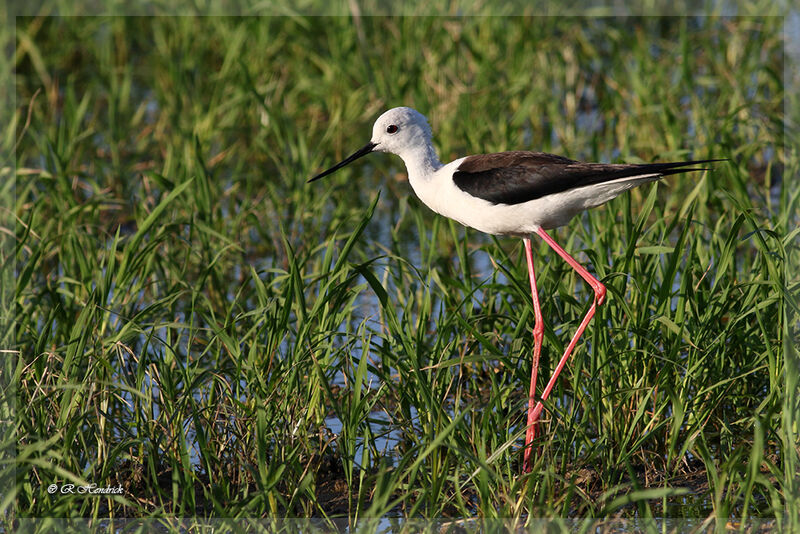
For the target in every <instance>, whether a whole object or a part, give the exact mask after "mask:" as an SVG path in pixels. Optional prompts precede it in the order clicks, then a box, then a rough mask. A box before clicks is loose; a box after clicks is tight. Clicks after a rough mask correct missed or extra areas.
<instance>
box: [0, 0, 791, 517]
mask: <svg viewBox="0 0 800 534" xmlns="http://www.w3.org/2000/svg"><path fill="white" fill-rule="evenodd" d="M57 5H58V4H57V3H53V4H52V6H57ZM364 9H365V12H369V11H368V10H367V8H366V7H364ZM43 13H44V12H43ZM709 14H710V15H711V16H708V17H699V18H630V19H616V18H578V19H574V18H573V19H571V18H563V17H551V18H535V17H533V18H501V17H467V18H441V17H407V18H389V17H356V18H351V17H330V18H318V17H302V16H295V17H267V18H256V17H251V18H225V17H214V18H202V19H196V18H160V17H156V18H151V19H147V20H141V19H140V20H133V19H130V18H121V17H120V18H108V17H98V18H57V17H51V16H41V17H29V18H19V19H17V27H16V36H15V37H16V46H17V48H16V50H17V53H16V56H15V57H14V58H13V68H14V70H15V73H16V77H15V79H14V83H15V90H16V94H17V108H16V115H15V122H14V123H13V124H11V125H10V126H8V128H7V129H8V131H7V132H5V135H4V136H3V140H4V142H5V143H6V144H7V145H8V143H11V145H8V146H13V145H14V144H17V143H18V145H17V149H16V160H15V161H16V191H15V193H16V201H15V203H14V204H13V217H14V218H15V220H16V225H15V227H16V230H15V237H16V239H15V241H14V242H13V243H12V244H11V246H10V248H8V249H7V250H6V251H7V252H8V254H6V255H4V256H3V268H4V276H5V277H6V278H5V279H6V280H7V279H8V276H9V272H11V271H12V270H14V269H16V274H15V276H16V289H15V291H14V292H13V294H7V300H6V301H5V302H4V304H7V306H8V307H7V308H6V309H7V310H13V311H11V312H10V313H12V314H13V316H14V317H15V320H16V323H15V326H16V334H15V338H13V339H9V338H8V336H6V338H5V340H4V343H6V346H7V347H9V349H10V350H13V351H17V354H18V357H17V358H15V359H12V358H9V359H7V360H6V361H5V363H4V368H3V373H5V374H4V376H6V377H12V381H13V383H14V384H15V386H16V389H15V391H14V393H15V395H16V407H17V409H16V412H15V413H14V414H13V418H14V419H13V420H14V425H15V433H14V435H13V436H7V437H6V444H7V445H8V444H9V443H10V444H12V447H13V446H14V445H15V446H16V456H15V457H14V458H13V459H12V460H11V461H10V462H7V463H6V465H7V467H10V468H13V469H14V470H15V471H14V477H15V478H13V479H12V480H10V484H9V488H10V489H9V490H7V492H6V493H5V495H4V496H3V500H2V503H3V510H4V517H5V519H6V521H13V520H15V519H19V518H39V517H60V518H73V519H75V518H94V519H99V518H107V517H115V518H120V517H135V518H165V517H173V516H176V517H194V516H197V517H202V518H258V517H284V516H285V517H302V518H305V517H321V518H327V519H329V520H331V521H333V520H337V521H339V523H337V524H339V525H342V524H345V525H347V524H350V525H352V524H355V523H356V522H357V521H359V520H364V519H367V518H381V517H391V518H394V519H392V521H394V520H396V519H412V518H430V519H435V518H465V517H466V518H479V519H481V520H492V519H494V518H505V519H509V518H510V521H511V522H512V523H513V522H514V521H516V522H517V524H525V523H526V522H527V523H528V524H529V525H534V524H535V523H534V522H533V518H570V519H575V518H584V517H620V518H627V519H634V518H635V519H636V520H638V521H645V520H647V519H648V518H662V517H669V518H676V519H688V518H699V521H698V522H696V523H694V524H695V525H701V524H705V525H706V527H708V528H711V529H713V528H717V529H724V527H725V524H726V523H727V522H728V521H731V522H733V523H734V524H739V522H742V523H741V524H742V525H746V524H747V522H748V521H751V520H762V521H772V523H771V525H772V526H773V527H775V528H779V529H784V530H794V531H800V523H799V522H798V521H799V520H798V517H800V497H799V496H798V495H799V494H800V487H798V477H797V473H798V469H799V468H798V452H800V441H799V440H798V424H799V423H798V421H800V419H798V407H799V406H800V404H798V403H799V402H800V401H799V400H798V396H797V393H796V391H797V385H798V366H797V359H796V358H797V355H796V353H795V352H793V348H792V347H791V344H790V343H788V341H789V340H790V339H791V336H789V332H792V331H794V330H795V329H796V327H797V323H796V322H795V317H796V312H797V307H796V302H795V300H796V294H797V290H798V276H797V270H796V267H797V265H798V259H800V258H798V252H797V248H796V247H794V246H793V245H795V243H796V240H797V234H798V231H797V225H798V221H800V217H799V216H798V192H797V189H796V188H795V189H794V190H793V189H792V188H791V187H789V186H790V185H791V184H790V182H791V178H790V177H794V176H797V174H798V171H800V159H799V158H798V153H797V148H796V147H797V146H798V144H797V139H796V137H795V136H794V132H791V133H790V135H792V138H791V139H786V138H784V135H785V134H784V121H785V117H784V99H785V98H793V97H792V96H791V95H789V97H787V95H785V94H784V79H783V76H784V71H783V62H784V52H783V42H782V40H781V35H780V31H781V24H782V20H781V18H778V17H743V18H722V17H719V16H717V15H715V14H713V13H709ZM396 105H411V106H414V107H416V108H418V109H419V110H420V111H422V112H423V113H425V114H427V115H428V117H429V118H430V120H431V122H432V126H433V129H434V141H435V143H436V145H437V147H438V149H439V152H440V155H441V157H442V159H443V160H445V161H447V160H450V159H453V158H455V157H458V156H461V155H464V154H468V153H476V152H489V151H497V150H507V149H532V150H546V151H551V152H556V153H559V154H563V155H565V156H569V157H574V158H579V159H587V160H599V161H627V162H635V161H659V160H670V159H681V158H698V159H699V158H727V159H728V160H729V161H727V162H722V163H717V164H715V165H714V166H713V167H714V168H713V170H712V171H710V172H707V173H702V174H699V173H696V174H689V175H683V176H675V177H670V178H669V179H667V180H665V181H664V182H663V183H660V184H658V185H657V186H646V187H643V188H641V189H638V190H635V191H633V192H632V193H630V194H628V195H625V196H623V197H621V198H619V199H616V200H615V201H613V202H611V203H610V204H607V205H605V206H603V207H601V208H598V209H595V210H592V211H591V212H588V213H586V214H585V215H584V216H582V217H579V218H576V219H575V220H574V221H573V222H572V223H571V224H570V225H569V226H568V227H565V228H562V229H559V230H557V231H555V232H554V235H555V236H556V237H557V239H559V240H560V242H562V244H563V245H564V246H565V248H566V249H567V250H569V251H570V252H572V253H574V254H575V255H577V256H578V257H579V258H581V259H583V260H585V261H586V262H588V264H589V265H590V266H591V269H592V270H593V272H595V273H596V274H597V276H598V277H599V278H600V279H601V280H602V281H603V282H604V283H605V284H606V286H607V287H608V291H609V294H608V297H607V299H606V303H605V304H604V305H603V306H602V307H601V308H600V309H599V311H598V314H597V315H596V317H595V319H594V321H593V322H592V323H591V325H590V326H589V329H588V330H587V333H586V335H585V336H584V341H582V343H581V344H580V345H579V346H578V348H577V349H576V352H575V355H574V357H573V358H572V359H571V361H570V362H569V364H568V366H567V367H566V369H565V371H564V373H563V374H562V377H561V378H560V379H559V382H558V385H557V386H556V389H555V390H554V393H553V395H552V396H551V398H550V400H549V401H548V403H547V405H546V410H545V417H544V424H543V425H542V428H543V430H544V436H543V438H542V439H541V440H540V441H539V443H538V447H539V449H538V454H537V456H536V463H535V465H534V468H533V472H532V473H531V474H530V475H525V476H523V475H521V474H520V471H521V469H520V468H521V450H520V447H521V445H522V439H523V433H524V415H525V407H526V398H525V397H526V392H527V385H528V380H529V374H530V354H531V344H532V336H531V329H532V327H533V318H532V309H531V304H530V294H529V291H528V289H527V287H528V285H527V278H526V271H525V263H524V257H523V253H522V252H523V250H522V246H521V243H520V241H519V240H515V239H509V238H492V237H489V236H484V235H481V234H479V233H477V232H474V231H472V230H469V229H465V228H463V227H461V226H460V225H458V224H456V223H453V222H450V221H447V220H445V219H442V218H441V217H439V216H437V215H435V214H433V213H431V212H430V211H428V210H427V208H425V207H424V206H423V205H421V203H420V202H419V201H418V200H417V199H416V198H415V197H414V196H413V195H412V193H411V192H410V189H409V187H408V185H407V183H406V182H405V179H404V178H403V175H404V172H405V169H404V168H403V167H402V164H401V162H400V160H399V159H398V158H396V157H390V156H372V157H371V158H366V159H365V160H362V161H363V163H362V162H359V163H358V164H356V165H353V166H351V168H348V169H347V170H344V171H340V172H339V173H337V174H336V175H334V176H332V177H330V178H327V179H326V180H324V181H322V182H318V183H315V184H313V185H307V184H306V183H305V181H306V180H307V179H308V178H309V177H310V176H312V175H313V174H314V173H315V172H317V171H319V170H320V169H322V168H325V167H326V166H328V165H329V164H331V163H333V162H334V161H338V160H339V159H340V158H341V157H343V156H345V155H347V154H348V153H349V152H351V151H352V150H355V149H356V148H358V147H360V146H361V145H363V143H364V142H366V141H367V140H368V136H369V132H370V128H371V124H372V121H373V120H374V118H375V117H376V116H377V115H378V114H379V113H380V112H381V111H383V110H384V109H386V108H389V107H393V106H396ZM29 114H30V120H29V121H27V120H26V119H27V117H28V115H29ZM790 147H791V148H790ZM11 224H13V221H12V222H11ZM534 244H535V246H536V247H537V250H538V255H537V259H536V261H537V269H538V279H539V283H540V292H541V293H540V294H541V297H542V307H543V313H544V317H545V320H546V324H545V342H544V347H543V352H542V356H543V365H544V368H545V370H544V371H543V373H544V375H545V376H547V375H549V372H550V369H552V367H553V366H554V365H555V362H556V361H557V358H558V357H559V356H560V354H561V352H562V350H563V348H564V346H565V344H566V342H567V341H568V339H569V336H570V334H571V332H572V331H573V330H574V329H575V327H576V326H577V324H578V322H579V321H580V319H581V318H582V316H583V314H584V313H585V311H586V310H587V308H588V306H589V301H590V296H591V291H590V289H589V288H587V287H586V286H585V285H584V284H583V283H582V282H581V281H580V279H579V278H577V277H576V275H575V274H574V273H573V272H572V271H571V269H570V268H569V267H568V266H567V265H566V264H564V263H563V262H562V261H560V260H559V259H558V258H557V257H556V256H555V255H554V254H552V253H550V252H549V251H548V250H547V247H546V245H544V244H542V243H541V241H534ZM793 266H794V267H793ZM787 336H789V338H787ZM6 472H8V471H6ZM6 480H9V479H8V478H6ZM54 483H55V484H58V485H62V484H65V483H74V484H76V485H84V484H89V483H96V484H98V485H99V486H116V485H117V484H119V485H121V486H122V487H123V488H124V489H125V491H124V493H123V494H122V495H119V496H113V497H91V498H88V497H85V496H77V495H62V494H60V493H56V494H49V493H48V492H47V491H46V488H47V486H48V485H50V484H54ZM706 520H707V522H706V523H703V521H706ZM323 524H324V523H323ZM563 525H564V523H561V526H563ZM554 528H558V527H557V526H556V527H554ZM652 528H660V527H652ZM743 528H744V527H743Z"/></svg>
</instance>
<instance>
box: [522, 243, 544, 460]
mask: <svg viewBox="0 0 800 534" xmlns="http://www.w3.org/2000/svg"><path fill="white" fill-rule="evenodd" d="M523 242H524V243H525V259H526V260H527V261H528V279H529V280H530V283H531V297H532V298H533V366H532V368H531V388H530V391H529V393H528V429H527V431H526V432H525V460H524V462H523V464H522V470H523V471H524V472H525V473H530V471H531V463H530V459H531V449H532V448H533V440H534V439H535V438H536V428H537V424H536V418H534V417H533V411H534V406H535V404H536V376H537V374H538V372H539V355H540V354H541V352H542V338H543V336H544V322H543V321H542V309H541V307H540V306H539V292H538V291H537V289H536V273H535V272H534V270H533V252H532V251H531V240H530V239H528V238H527V237H526V238H525V239H523Z"/></svg>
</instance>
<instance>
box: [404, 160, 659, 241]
mask: <svg viewBox="0 0 800 534" xmlns="http://www.w3.org/2000/svg"><path fill="white" fill-rule="evenodd" d="M462 159H463V158H462ZM462 159H457V160H455V161H453V162H451V163H448V164H447V165H445V166H444V167H442V168H441V169H439V170H438V171H436V172H435V173H433V174H431V175H428V176H427V177H422V178H420V177H417V176H414V175H413V174H412V173H409V182H410V183H411V187H412V188H413V189H414V192H415V193H416V194H417V196H418V197H419V198H420V200H422V202H423V203H425V205H427V206H428V207H429V208H430V209H432V210H433V211H435V212H436V213H439V214H441V215H444V216H445V217H449V218H451V219H454V220H456V221H458V222H460V223H461V224H463V225H464V226H469V227H470V228H475V229H476V230H480V231H481V232H485V233H487V234H494V235H515V236H521V237H526V236H529V235H531V234H533V233H535V232H536V231H537V230H538V229H539V228H544V229H551V228H556V227H558V226H563V225H565V224H567V222H569V220H570V219H572V217H574V216H575V215H577V214H578V213H580V212H581V211H584V210H586V209H589V208H594V207H596V206H599V205H601V204H604V203H606V202H608V201H609V200H611V199H612V198H614V197H616V196H618V195H620V194H621V193H624V192H625V191H627V190H628V189H631V188H633V187H636V186H637V185H640V184H642V183H644V182H649V181H652V180H655V179H657V178H658V175H648V176H638V177H635V178H625V179H620V180H617V181H611V182H606V183H604V184H595V185H591V186H586V187H579V188H577V189H572V190H569V191H565V192H563V193H556V194H553V195H547V196H545V197H542V198H537V199H535V200H531V201H528V202H523V203H521V204H493V203H491V202H489V201H487V200H483V199H482V198H478V197H474V196H472V195H470V194H469V193H466V192H464V191H462V190H461V189H459V188H458V186H456V185H455V183H453V180H452V174H453V171H454V170H455V169H456V168H458V166H459V165H460V163H461V161H462Z"/></svg>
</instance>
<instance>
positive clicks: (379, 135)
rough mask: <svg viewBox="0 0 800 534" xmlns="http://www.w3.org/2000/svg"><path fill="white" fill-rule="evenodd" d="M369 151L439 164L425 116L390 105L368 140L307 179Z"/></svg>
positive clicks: (325, 173)
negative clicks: (346, 155) (357, 148)
mask: <svg viewBox="0 0 800 534" xmlns="http://www.w3.org/2000/svg"><path fill="white" fill-rule="evenodd" d="M370 152H390V153H392V154H397V155H398V156H400V157H401V158H403V160H404V161H406V164H408V162H409V161H422V162H424V163H425V164H427V165H428V166H433V167H437V166H439V165H440V164H439V160H438V158H437V157H436V152H435V150H434V149H433V145H432V144H431V127H430V126H428V119H426V118H425V115H423V114H422V113H420V112H419V111H417V110H414V109H411V108H405V107H402V108H393V109H390V110H389V111H387V112H385V113H384V114H383V115H381V116H380V117H378V120H376V121H375V125H374V126H373V127H372V139H371V140H370V142H369V143H367V144H366V145H364V146H363V147H361V148H360V149H359V150H357V151H355V152H354V153H353V154H351V155H350V156H348V157H347V158H346V159H344V160H343V161H340V162H339V163H337V164H336V165H334V166H333V167H331V168H330V169H328V170H327V171H323V172H321V173H319V174H318V175H316V176H314V177H313V178H311V179H310V180H309V182H313V181H314V180H319V179H320V178H322V177H323V176H327V175H329V174H331V173H333V172H335V171H337V170H338V169H341V168H342V167H344V166H345V165H347V164H348V163H351V162H353V161H355V160H357V159H358V158H360V157H361V156H366V155H367V154H369V153H370ZM407 156H412V157H411V158H408V157H407ZM414 156H416V158H414Z"/></svg>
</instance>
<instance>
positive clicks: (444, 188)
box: [309, 107, 719, 472]
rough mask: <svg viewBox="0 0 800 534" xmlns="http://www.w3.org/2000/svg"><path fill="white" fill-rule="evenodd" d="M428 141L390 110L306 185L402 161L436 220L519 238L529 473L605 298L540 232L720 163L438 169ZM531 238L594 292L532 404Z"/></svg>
mask: <svg viewBox="0 0 800 534" xmlns="http://www.w3.org/2000/svg"><path fill="white" fill-rule="evenodd" d="M431 137H432V134H431V128H430V126H429V125H428V121H427V119H426V118H425V116H424V115H422V114H421V113H419V112H418V111H416V110H414V109H411V108H407V107H399V108H394V109H390V110H389V111H387V112H385V113H384V114H383V115H381V116H380V117H378V120H376V121H375V125H374V126H373V127H372V139H371V140H370V142H369V143H367V144H366V145H364V146H363V147H362V148H361V149H359V150H358V151H356V152H354V153H353V154H352V155H350V156H349V157H348V158H346V159H344V160H343V161H341V162H339V163H337V164H336V165H334V166H333V167H331V168H330V169H328V170H326V171H324V172H321V173H320V174H318V175H316V176H314V177H313V178H311V179H310V180H309V182H313V181H314V180H318V179H320V178H322V177H323V176H327V175H329V174H331V173H332V172H334V171H336V170H338V169H340V168H342V167H344V166H345V165H347V164H348V163H351V162H353V161H355V160H357V159H358V158H360V157H362V156H365V155H367V154H369V153H370V152H390V153H392V154H397V155H398V156H400V157H401V158H402V159H403V162H405V164H406V168H407V170H408V181H409V183H410V184H411V188H412V189H413V190H414V192H415V193H416V194H417V196H418V197H419V198H420V200H422V202H424V203H425V205H427V206H428V207H429V208H430V209H432V210H433V211H435V212H436V213H439V214H441V215H444V216H445V217H450V218H451V219H455V220H456V221H458V222H460V223H461V224H463V225H465V226H469V227H471V228H475V229H476V230H480V231H482V232H486V233H489V234H495V235H513V236H519V237H522V238H523V241H524V244H525V257H526V259H527V262H528V276H529V279H530V284H531V296H532V298H533V311H534V328H533V338H534V345H533V347H534V348H533V366H532V370H531V384H530V390H529V394H528V423H527V431H526V435H525V457H524V463H523V469H524V471H525V472H529V471H530V469H531V463H530V455H531V450H532V443H533V439H534V438H535V437H536V427H537V421H538V419H539V415H540V414H541V412H542V408H543V404H542V403H543V402H545V401H546V400H547V397H548V396H549V395H550V392H551V391H552V390H553V386H554V385H555V382H556V379H557V378H558V375H559V374H560V373H561V370H562V369H563V367H564V364H565V363H566V362H567V359H568V358H569V355H570V354H571V353H572V350H573V349H574V348H575V345H576V344H577V343H578V339H579V338H580V336H581V334H583V331H584V330H585V329H586V325H588V324H589V321H591V319H592V317H593V316H594V313H595V309H596V308H597V306H598V305H600V304H602V303H603V300H604V299H605V295H606V288H605V286H604V285H603V284H602V282H600V281H599V280H598V279H597V278H595V277H594V276H592V275H591V273H589V271H587V270H586V269H585V268H584V267H582V266H581V265H580V264H579V263H578V262H577V260H575V258H573V257H572V256H570V255H569V254H568V253H567V252H566V251H565V250H564V249H563V248H561V247H560V246H559V245H558V243H556V242H555V241H554V240H553V238H552V237H550V235H548V234H547V232H545V230H547V229H551V228H556V227H558V226H562V225H564V224H566V223H567V222H568V221H569V220H570V219H571V218H572V217H574V216H575V215H577V214H578V213H580V212H581V211H583V210H586V209H589V208H594V207H596V206H599V205H601V204H603V203H605V202H608V201H609V200H611V199H612V198H614V197H616V196H618V195H620V194H621V193H623V192H625V191H627V190H628V189H631V188H633V187H636V186H638V185H642V184H644V183H647V182H652V181H654V180H658V179H659V178H661V177H663V176H667V175H669V174H676V173H681V172H689V171H702V170H707V169H704V168H699V167H692V168H687V166H689V165H695V164H699V163H708V162H711V161H719V160H695V161H682V162H675V163H649V164H604V163H583V162H579V161H574V160H571V159H567V158H564V157H561V156H555V155H553V154H545V153H542V152H524V151H514V152H500V153H497V154H481V155H476V156H467V157H464V158H459V159H457V160H455V161H452V162H450V163H447V164H442V163H441V162H440V161H439V158H438V156H437V155H436V150H435V149H434V148H433V143H432V142H431ZM532 234H538V235H539V236H540V237H541V238H542V239H543V240H544V241H545V242H546V243H547V244H548V245H550V247H551V248H552V249H553V250H555V252H556V253H557V254H558V255H559V256H561V257H562V258H563V259H564V261H566V262H567V263H568V264H569V265H570V266H571V267H572V268H573V269H575V270H576V271H577V272H578V274H579V275H580V276H581V278H583V279H584V280H585V281H586V283H587V284H589V285H590V286H591V287H592V289H593V290H594V301H593V302H592V305H591V307H590V308H589V311H588V312H587V313H586V315H585V316H584V318H583V320H582V321H581V323H580V325H579V326H578V329H577V331H576V332H575V334H574V335H573V336H572V339H571V340H570V342H569V345H567V348H566V350H565V351H564V355H563V356H562V357H561V359H560V360H559V362H558V365H557V366H556V369H555V371H554V372H553V376H552V377H551V378H550V380H549V381H548V383H547V385H546V386H545V388H544V391H543V392H542V395H541V398H540V399H539V400H538V401H537V400H536V378H537V374H538V370H539V355H540V352H541V349H542V338H543V336H544V323H543V321H542V311H541V308H540V306H539V296H538V291H537V289H536V275H535V273H534V268H533V254H532V252H531V241H530V237H529V236H531V235H532Z"/></svg>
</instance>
